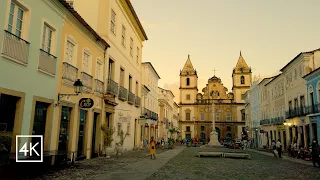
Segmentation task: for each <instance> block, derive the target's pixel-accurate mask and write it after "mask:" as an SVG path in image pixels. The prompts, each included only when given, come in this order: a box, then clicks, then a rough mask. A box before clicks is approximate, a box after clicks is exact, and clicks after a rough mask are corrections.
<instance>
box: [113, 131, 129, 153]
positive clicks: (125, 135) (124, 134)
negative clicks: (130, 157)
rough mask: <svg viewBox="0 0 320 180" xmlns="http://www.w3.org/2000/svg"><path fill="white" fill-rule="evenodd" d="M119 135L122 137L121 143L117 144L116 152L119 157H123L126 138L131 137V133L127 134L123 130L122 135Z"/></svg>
mask: <svg viewBox="0 0 320 180" xmlns="http://www.w3.org/2000/svg"><path fill="white" fill-rule="evenodd" d="M119 135H120V141H119V143H117V148H116V150H117V154H118V155H121V154H122V152H123V144H124V140H125V139H126V137H127V136H128V135H129V133H128V132H127V133H124V132H123V130H121V131H120V133H119Z"/></svg>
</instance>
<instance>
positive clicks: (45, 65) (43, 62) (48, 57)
mask: <svg viewBox="0 0 320 180" xmlns="http://www.w3.org/2000/svg"><path fill="white" fill-rule="evenodd" d="M56 66H57V57H55V56H54V55H52V54H50V53H48V52H46V51H44V50H42V49H40V54H39V65H38V69H39V70H41V71H44V72H46V73H49V74H51V75H55V74H56Z"/></svg>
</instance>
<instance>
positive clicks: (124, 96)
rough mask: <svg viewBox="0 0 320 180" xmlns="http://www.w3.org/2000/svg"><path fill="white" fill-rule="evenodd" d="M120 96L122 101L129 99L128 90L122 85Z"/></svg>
mask: <svg viewBox="0 0 320 180" xmlns="http://www.w3.org/2000/svg"><path fill="white" fill-rule="evenodd" d="M118 98H119V99H120V100H122V101H126V100H128V90H127V89H126V88H124V87H122V86H120V88H119V96H118Z"/></svg>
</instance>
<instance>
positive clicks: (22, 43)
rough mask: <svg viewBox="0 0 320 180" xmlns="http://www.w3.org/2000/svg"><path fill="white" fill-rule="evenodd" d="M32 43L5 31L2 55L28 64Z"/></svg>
mask: <svg viewBox="0 0 320 180" xmlns="http://www.w3.org/2000/svg"><path fill="white" fill-rule="evenodd" d="M29 47H30V43H29V42H28V41H26V40H24V39H22V38H21V37H18V36H16V35H14V34H12V33H11V32H9V31H7V30H5V34H4V38H3V48H2V54H3V55H6V56H8V57H10V58H13V59H15V60H16V61H18V62H20V63H22V64H28V56H29Z"/></svg>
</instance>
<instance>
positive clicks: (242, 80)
mask: <svg viewBox="0 0 320 180" xmlns="http://www.w3.org/2000/svg"><path fill="white" fill-rule="evenodd" d="M240 82H241V84H244V76H241V77H240Z"/></svg>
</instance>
